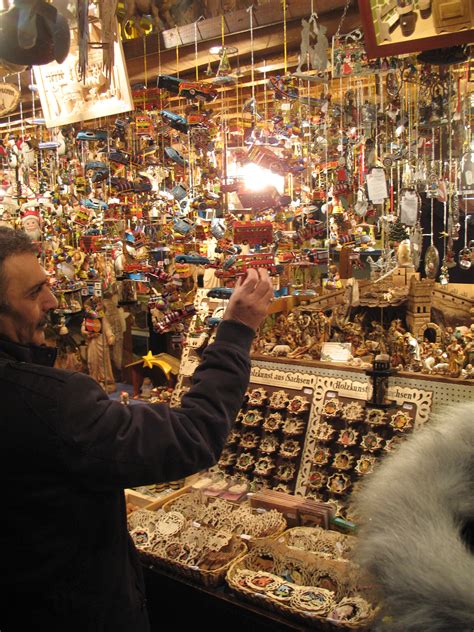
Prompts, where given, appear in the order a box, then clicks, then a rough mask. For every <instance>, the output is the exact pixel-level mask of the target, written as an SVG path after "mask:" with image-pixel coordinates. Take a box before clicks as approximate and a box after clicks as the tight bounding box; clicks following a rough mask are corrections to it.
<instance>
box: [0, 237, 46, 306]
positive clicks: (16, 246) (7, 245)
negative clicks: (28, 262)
mask: <svg viewBox="0 0 474 632" xmlns="http://www.w3.org/2000/svg"><path fill="white" fill-rule="evenodd" d="M26 252H31V253H33V254H36V252H37V250H36V247H35V245H34V243H33V242H32V241H31V239H30V238H29V237H28V235H27V234H26V233H24V232H23V231H22V230H13V229H12V228H7V227H6V226H0V310H1V309H3V308H5V306H6V301H5V294H6V289H7V280H6V279H5V276H4V274H3V264H4V262H5V259H6V258H7V257H10V256H11V255H22V254H24V253H26Z"/></svg>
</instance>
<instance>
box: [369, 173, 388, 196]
mask: <svg viewBox="0 0 474 632" xmlns="http://www.w3.org/2000/svg"><path fill="white" fill-rule="evenodd" d="M367 192H368V194H369V200H371V201H372V202H374V203H380V200H384V199H385V198H388V190H387V180H386V178H385V171H384V170H383V169H372V171H371V172H370V173H368V174H367Z"/></svg>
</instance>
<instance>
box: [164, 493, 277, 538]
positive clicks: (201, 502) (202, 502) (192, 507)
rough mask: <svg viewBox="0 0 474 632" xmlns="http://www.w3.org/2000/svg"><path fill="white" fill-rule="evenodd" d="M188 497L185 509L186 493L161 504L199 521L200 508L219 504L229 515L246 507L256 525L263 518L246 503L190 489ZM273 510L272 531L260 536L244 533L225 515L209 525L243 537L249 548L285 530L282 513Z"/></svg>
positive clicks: (241, 528)
mask: <svg viewBox="0 0 474 632" xmlns="http://www.w3.org/2000/svg"><path fill="white" fill-rule="evenodd" d="M188 498H189V499H190V501H192V502H190V503H189V508H188V509H186V508H185V507H184V506H183V502H184V503H186V495H184V494H183V495H181V496H180V497H179V498H173V499H171V500H169V502H167V503H165V504H164V505H163V509H164V510H165V511H179V512H181V513H182V514H183V515H185V516H186V518H187V519H189V520H196V521H197V522H201V519H200V517H201V515H202V514H201V513H200V511H201V509H202V511H204V510H205V509H206V508H209V507H212V506H216V505H218V504H220V505H221V506H223V507H225V508H226V509H228V513H229V515H230V516H232V515H236V512H238V511H239V510H241V511H242V510H243V509H244V508H248V509H249V513H251V515H252V516H253V517H254V518H255V520H256V523H257V525H258V518H259V517H260V516H262V520H263V519H264V514H262V513H261V512H260V511H258V510H256V509H253V508H250V506H249V505H247V504H245V505H244V504H239V505H236V504H234V503H231V502H229V501H227V500H223V499H222V498H215V497H209V496H205V495H204V494H201V493H200V492H196V491H192V490H191V494H190V495H189V496H188ZM273 512H274V513H273V514H272V515H273V517H274V518H275V520H274V524H273V529H272V531H270V532H267V533H265V535H262V536H255V535H252V534H251V533H245V531H243V527H242V525H241V524H240V523H239V524H237V525H234V524H232V520H231V519H230V520H229V518H228V517H227V516H226V517H224V518H223V519H222V520H220V519H219V517H217V518H216V519H215V521H214V522H213V523H212V525H211V527H212V528H214V529H220V528H225V529H227V530H229V531H231V532H233V533H235V535H237V536H241V537H243V538H244V539H245V541H246V542H247V544H248V545H249V548H253V547H254V546H257V545H259V544H260V543H262V542H265V541H267V540H268V539H275V538H278V537H279V536H281V535H282V534H283V533H284V532H285V530H286V528H287V522H286V519H285V517H284V516H283V514H281V513H279V512H276V510H273ZM203 524H206V522H205V521H204V522H203ZM207 526H209V525H207Z"/></svg>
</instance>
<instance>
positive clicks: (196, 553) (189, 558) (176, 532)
mask: <svg viewBox="0 0 474 632" xmlns="http://www.w3.org/2000/svg"><path fill="white" fill-rule="evenodd" d="M128 530H129V532H130V535H131V537H132V540H133V541H134V543H135V546H136V547H137V549H138V551H139V553H140V555H141V557H142V558H143V559H144V560H145V561H146V562H147V563H148V564H149V565H150V566H151V567H154V568H162V569H165V570H167V571H168V572H172V573H174V574H176V575H180V576H183V577H186V578H187V579H190V580H192V581H194V582H196V583H199V584H202V585H204V586H207V587H216V586H219V585H220V584H223V583H224V579H225V575H226V572H227V570H228V569H229V567H230V565H231V564H232V562H234V561H236V560H237V559H238V558H239V557H241V556H243V555H245V553H246V552H247V550H248V549H247V546H246V544H245V542H243V541H242V540H241V538H238V537H236V536H234V535H233V534H232V533H230V532H229V531H225V530H223V529H220V530H217V529H209V528H208V527H205V526H197V525H196V524H193V522H192V521H190V520H187V519H186V518H185V517H184V516H183V515H182V514H181V513H179V512H177V511H169V512H166V511H164V510H163V509H158V510H157V511H149V510H147V509H140V510H137V511H134V512H133V513H132V514H130V515H129V516H128Z"/></svg>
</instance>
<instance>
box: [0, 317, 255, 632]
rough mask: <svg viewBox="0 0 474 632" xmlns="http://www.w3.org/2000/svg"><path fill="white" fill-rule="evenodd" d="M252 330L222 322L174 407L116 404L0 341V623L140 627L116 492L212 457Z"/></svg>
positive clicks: (28, 351)
mask: <svg viewBox="0 0 474 632" xmlns="http://www.w3.org/2000/svg"><path fill="white" fill-rule="evenodd" d="M252 337H253V331H252V330H251V329H249V328H248V327H245V326H244V325H241V324H240V323H237V322H233V321H224V322H223V323H222V324H221V325H220V326H219V329H218V331H217V336H216V340H215V342H214V343H213V344H212V345H210V346H209V347H208V348H207V349H206V351H205V352H204V355H203V361H202V363H201V364H200V366H199V367H198V369H197V370H196V371H195V374H194V379H193V387H192V388H191V389H190V391H189V392H188V393H187V394H186V395H184V396H183V398H182V402H181V406H180V407H179V408H173V409H170V408H169V407H168V406H166V405H162V404H156V405H138V404H137V405H133V406H130V407H127V406H123V405H122V404H120V403H119V402H116V401H111V400H110V399H109V398H108V397H107V395H106V394H105V393H104V391H103V390H102V389H101V388H100V387H99V386H98V385H97V384H96V382H95V381H94V380H92V379H91V378H90V377H88V376H86V375H83V374H82V373H71V372H68V371H63V370H59V369H54V368H49V367H45V366H41V365H40V364H36V363H35V362H38V359H37V358H38V355H44V356H46V359H47V360H48V361H51V359H52V358H51V350H48V349H47V348H39V347H36V348H30V347H25V346H21V345H16V344H13V343H11V342H8V341H5V340H0V428H1V434H0V437H1V440H0V471H1V480H2V490H3V494H2V495H3V511H2V519H1V520H0V552H1V553H0V590H1V594H2V602H3V604H4V605H2V606H0V630H2V632H10V631H13V630H15V631H16V630H17V629H20V628H22V629H25V628H26V629H27V630H43V629H44V630H48V632H53V631H56V630H61V631H62V632H75V631H76V630H77V631H79V630H80V631H81V632H89V631H90V632H142V631H144V630H147V629H148V624H147V616H146V608H145V606H144V604H145V596H144V592H143V580H142V575H141V571H140V567H139V565H138V563H137V554H136V551H135V548H134V546H133V544H132V542H131V539H130V537H129V535H128V532H127V526H126V512H125V502H124V494H123V489H124V488H126V487H134V486H139V485H146V484H150V483H156V482H160V481H170V480H175V479H178V478H181V477H184V476H187V475H189V474H192V473H194V472H196V471H199V470H201V469H203V468H207V467H209V466H211V465H213V464H214V463H215V462H216V460H217V459H218V458H219V455H220V452H221V450H222V447H223V445H224V443H225V441H226V437H227V435H228V432H229V430H230V428H231V425H232V423H233V421H234V419H235V417H236V414H237V412H238V410H239V408H240V406H241V404H242V400H243V397H244V393H245V390H246V388H247V385H248V380H249V371H250V362H249V348H250V344H251V340H252Z"/></svg>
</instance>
